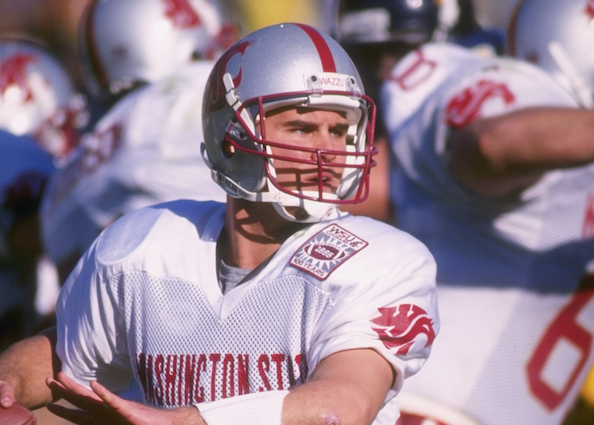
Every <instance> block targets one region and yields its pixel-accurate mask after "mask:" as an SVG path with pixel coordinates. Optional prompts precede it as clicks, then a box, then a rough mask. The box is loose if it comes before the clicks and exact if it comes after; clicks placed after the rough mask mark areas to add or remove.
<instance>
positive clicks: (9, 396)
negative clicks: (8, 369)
mask: <svg viewBox="0 0 594 425" xmlns="http://www.w3.org/2000/svg"><path fill="white" fill-rule="evenodd" d="M15 401H16V400H15V398H14V389H13V388H12V387H11V386H10V385H9V384H8V382H6V381H0V409H8V408H9V407H10V406H12V405H13V404H14V402H15Z"/></svg>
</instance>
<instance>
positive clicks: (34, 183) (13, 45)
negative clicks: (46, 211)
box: [0, 37, 86, 348]
mask: <svg viewBox="0 0 594 425" xmlns="http://www.w3.org/2000/svg"><path fill="white" fill-rule="evenodd" d="M85 120H86V111H85V108H84V101H83V100H82V98H81V96H80V95H79V94H78V93H77V92H76V91H75V90H74V88H73V85H72V83H71V81H70V76H69V75H68V73H67V72H66V69H65V68H64V66H63V65H62V64H61V63H60V62H59V61H58V60H57V59H56V58H55V57H54V55H53V54H52V53H51V52H50V51H49V50H48V49H47V48H46V47H45V46H43V45H41V44H40V43H38V42H36V41H33V40H30V39H24V38H17V37H2V38H0V129H1V130H2V132H1V133H0V138H1V143H2V149H1V150H0V156H1V157H2V158H0V161H1V162H2V166H1V168H0V180H1V187H0V199H1V204H2V237H1V239H2V241H3V242H2V246H3V250H2V251H3V254H2V264H1V266H0V269H1V273H2V274H3V277H2V279H1V282H0V292H1V293H2V294H3V295H2V300H1V301H0V303H1V304H2V308H0V310H1V312H2V313H0V315H3V314H4V313H6V312H7V311H12V312H13V313H11V314H12V315H11V314H9V315H8V316H5V320H4V322H3V323H2V326H0V328H1V329H2V334H3V335H11V337H10V338H9V337H6V338H3V342H2V344H1V348H6V346H7V344H8V343H10V342H15V341H17V340H19V339H22V338H23V337H24V336H27V335H31V334H32V333H33V332H34V331H35V330H37V329H38V327H40V326H41V327H43V326H44V325H47V324H51V323H53V320H52V317H53V310H54V305H55V301H56V298H57V291H58V281H57V277H56V270H55V266H54V265H53V264H52V263H51V262H50V261H48V259H47V257H46V256H45V255H44V252H43V250H42V249H41V235H40V225H39V222H38V220H39V209H40V203H41V199H42V195H43V191H44V189H45V188H46V186H47V183H48V179H49V178H50V176H52V175H53V174H54V171H55V168H56V166H60V165H61V164H62V162H63V161H64V158H65V157H66V156H67V155H68V153H69V152H70V151H71V150H72V149H73V147H74V146H76V144H77V143H78V140H79V135H80V134H79V131H78V128H79V127H82V126H83V125H84V122H85ZM32 144H34V145H36V146H31V145H32ZM8 317H13V318H12V319H9V318H8Z"/></svg>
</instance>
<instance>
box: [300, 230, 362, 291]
mask: <svg viewBox="0 0 594 425" xmlns="http://www.w3.org/2000/svg"><path fill="white" fill-rule="evenodd" d="M367 245H368V243H367V242H365V241H364V240H362V239H360V238H358V237H357V236H355V235H353V234H352V233H350V232H348V231H346V230H345V229H343V228H342V227H340V226H337V225H336V224H331V225H330V226H328V227H326V228H324V229H323V230H321V231H320V232H318V233H316V234H315V235H314V236H312V237H311V238H309V239H308V240H307V242H305V243H304V244H303V245H301V247H300V248H299V249H298V250H297V252H295V254H293V257H292V258H291V261H290V264H291V265H292V266H293V267H296V268H298V269H300V270H303V271H305V272H307V273H309V274H311V275H312V276H314V277H316V278H318V279H319V280H325V279H326V278H328V276H330V274H331V273H332V272H333V271H334V270H336V268H337V267H338V266H340V265H341V264H342V263H344V262H345V261H346V260H348V259H349V258H351V257H352V256H353V255H355V254H356V253H357V252H359V251H361V250H362V249H363V248H365V247H366V246H367Z"/></svg>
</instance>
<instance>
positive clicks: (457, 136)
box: [449, 108, 594, 196]
mask: <svg viewBox="0 0 594 425" xmlns="http://www.w3.org/2000/svg"><path fill="white" fill-rule="evenodd" d="M592 134H594V111H591V110H577V109H566V108H529V109H524V110H520V111H516V112H513V113H510V114H506V115H502V116H498V117H493V118H488V119H483V120H478V121H475V122H473V123H471V124H470V125H468V126H467V127H466V128H465V129H463V130H461V131H458V132H455V133H453V134H452V136H451V138H450V140H449V147H450V169H451V171H452V173H453V174H454V176H456V177H457V178H458V179H459V180H460V181H462V183H464V184H466V185H467V186H468V187H469V188H470V189H471V190H474V191H476V192H478V193H482V194H486V195H495V196H498V195H501V196H503V195H508V194H511V193H513V192H517V191H520V190H523V189H525V188H526V187H528V186H530V185H531V184H533V183H534V182H535V181H537V180H538V178H540V176H541V175H542V173H544V172H546V171H549V170H552V169H557V168H570V167H578V166H581V165H585V164H587V163H590V162H592V161H594V138H593V137H592Z"/></svg>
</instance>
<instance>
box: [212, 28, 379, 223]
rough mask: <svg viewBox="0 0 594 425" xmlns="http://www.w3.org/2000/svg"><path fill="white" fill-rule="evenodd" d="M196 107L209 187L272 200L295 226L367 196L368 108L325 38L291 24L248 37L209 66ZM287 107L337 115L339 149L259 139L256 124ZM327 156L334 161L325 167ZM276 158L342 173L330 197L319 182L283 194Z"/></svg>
mask: <svg viewBox="0 0 594 425" xmlns="http://www.w3.org/2000/svg"><path fill="white" fill-rule="evenodd" d="M203 102H204V103H203V125H204V138H205V142H204V144H203V156H204V159H205V162H206V163H207V164H208V166H209V167H210V168H211V170H212V173H213V178H214V179H215V181H216V182H217V183H218V184H219V185H220V186H222V187H223V188H224V189H225V190H226V191H227V192H228V193H229V194H230V195H231V196H234V197H241V198H244V199H247V200H250V201H255V202H271V203H272V204H273V205H274V206H275V208H276V210H277V211H278V212H279V214H281V215H282V216H283V217H285V218H286V219H288V220H292V221H300V222H314V221H319V220H321V219H322V218H323V217H324V216H326V215H327V214H328V213H329V212H330V210H331V209H333V208H334V207H335V206H336V204H345V203H356V202H360V201H362V200H364V199H365V198H366V197H367V194H368V190H369V170H370V168H371V167H372V166H373V165H374V162H373V160H372V156H373V155H374V154H375V153H376V152H377V151H376V149H375V148H373V142H372V140H373V122H374V119H375V105H374V104H373V102H372V101H371V99H369V98H368V97H367V96H365V95H364V93H363V87H362V84H361V80H360V78H359V74H358V73H357V70H356V69H355V67H354V65H353V63H352V61H351V60H350V58H349V57H348V55H347V54H346V52H345V51H344V50H343V48H342V47H341V46H340V45H339V44H338V43H337V42H336V41H335V40H334V39H332V38H331V37H330V36H328V35H326V34H324V33H321V32H319V31H317V30H316V29H314V28H312V27H310V26H307V25H302V24H292V23H286V24H278V25H273V26H270V27H266V28H263V29H260V30H258V31H255V32H253V33H252V34H250V35H248V36H246V37H245V38H243V39H242V40H240V41H238V42H237V43H236V44H235V45H233V46H232V47H231V48H230V49H229V50H228V51H227V52H226V53H225V54H224V55H223V56H222V57H221V58H220V59H219V60H218V62H217V63H216V64H215V67H214V69H213V70H212V72H211V75H210V77H209V80H208V83H207V86H206V90H205V94H204V100H203ZM287 106H295V107H304V108H314V109H323V110H331V111H337V112H341V113H343V114H344V116H345V117H346V118H347V120H348V131H347V146H346V149H345V150H341V151H324V150H323V149H312V148H307V147H304V146H296V145H287V144H283V143H282V141H279V140H268V139H266V137H264V135H265V134H266V131H265V121H264V120H262V119H261V118H262V117H264V116H265V114H266V112H268V111H270V110H272V109H276V108H280V107H287ZM271 147H282V148H283V150H284V151H286V150H293V151H295V152H302V153H303V152H308V153H309V154H310V155H307V157H308V158H312V159H308V160H304V159H296V157H295V158H293V157H286V156H285V157H281V156H275V155H274V154H273V153H272V149H271ZM326 154H328V157H332V158H338V159H336V160H329V161H327V160H326V159H324V158H325V155H326ZM302 157H303V155H302ZM313 158H315V159H313ZM275 159H278V160H283V161H294V162H298V163H300V164H307V165H308V166H309V167H310V168H311V169H312V170H314V171H315V172H317V173H318V175H322V174H323V170H324V169H325V168H331V167H332V168H341V169H342V170H343V171H342V178H341V182H340V184H339V186H338V189H337V190H336V192H335V193H329V192H328V191H324V190H323V183H322V179H321V178H320V179H319V182H318V185H317V187H316V188H313V189H308V190H300V189H288V188H286V187H283V186H282V185H280V184H279V182H278V180H277V175H276V169H275ZM287 207H301V209H302V210H305V211H306V213H307V214H306V217H296V216H295V215H294V214H291V213H289V212H288V211H287Z"/></svg>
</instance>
